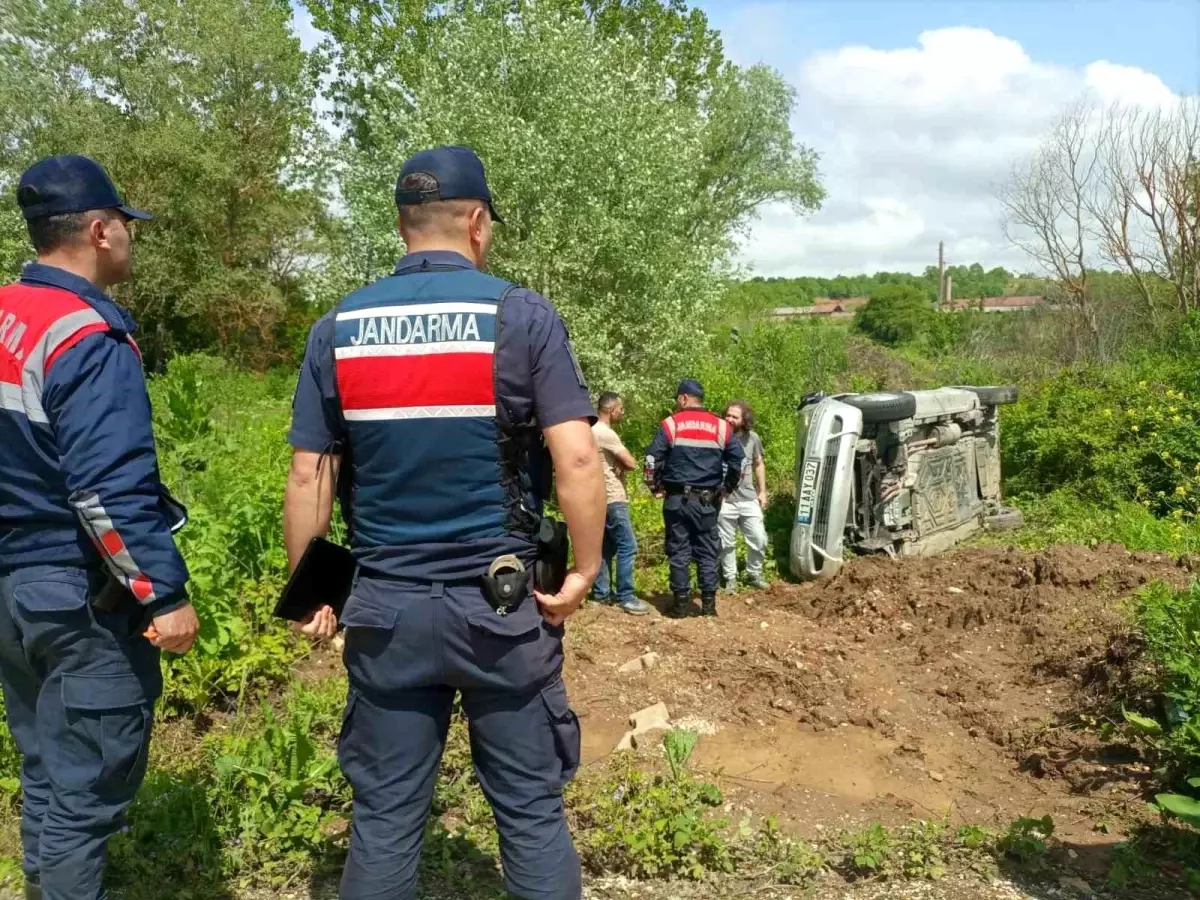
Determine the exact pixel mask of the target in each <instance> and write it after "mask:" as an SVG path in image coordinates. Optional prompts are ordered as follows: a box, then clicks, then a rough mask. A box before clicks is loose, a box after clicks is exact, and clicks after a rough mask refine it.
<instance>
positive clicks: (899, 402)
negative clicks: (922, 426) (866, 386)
mask: <svg viewBox="0 0 1200 900" xmlns="http://www.w3.org/2000/svg"><path fill="white" fill-rule="evenodd" d="M838 399H839V400H841V401H842V402H843V403H845V404H846V405H847V406H853V407H854V408H855V409H858V410H861V411H862V417H863V421H864V422H897V421H899V420H900V419H907V418H908V417H909V416H911V415H913V414H914V413H915V412H916V411H917V398H916V397H914V396H913V395H912V394H902V393H900V392H899V391H876V392H874V393H870V394H849V395H848V396H845V397H839V398H838Z"/></svg>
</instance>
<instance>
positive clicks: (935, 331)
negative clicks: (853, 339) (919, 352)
mask: <svg viewBox="0 0 1200 900" xmlns="http://www.w3.org/2000/svg"><path fill="white" fill-rule="evenodd" d="M943 315H944V314H943V313H940V312H938V311H937V310H936V309H934V308H933V305H932V304H931V303H930V302H929V298H928V297H927V296H926V295H925V293H924V292H923V291H921V290H920V289H918V288H915V287H912V286H909V285H903V284H889V285H885V286H884V287H881V288H879V289H878V290H875V291H872V292H871V299H870V300H869V301H867V305H866V306H864V307H863V308H862V309H860V310H859V311H858V313H857V314H856V315H855V317H854V330H855V331H858V332H860V333H861V334H865V335H866V336H867V337H869V338H870V339H871V340H873V341H878V342H879V343H881V344H886V345H887V346H889V347H898V346H900V345H902V344H912V343H916V342H917V341H918V340H922V339H924V340H930V339H932V340H934V342H935V343H940V340H939V338H940V335H939V332H940V327H941V324H942V323H941V318H942V317H943ZM947 321H948V320H947Z"/></svg>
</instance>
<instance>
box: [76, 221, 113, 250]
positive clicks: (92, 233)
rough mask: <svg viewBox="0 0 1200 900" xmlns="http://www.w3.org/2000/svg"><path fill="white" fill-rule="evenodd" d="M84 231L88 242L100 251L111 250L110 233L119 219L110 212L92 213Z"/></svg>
mask: <svg viewBox="0 0 1200 900" xmlns="http://www.w3.org/2000/svg"><path fill="white" fill-rule="evenodd" d="M87 215H88V223H87V226H86V228H85V230H84V235H85V236H86V238H87V242H88V243H89V244H91V245H92V246H93V247H95V248H96V249H98V250H111V249H112V242H111V241H110V240H109V237H108V235H109V232H110V231H111V230H112V229H113V228H114V227H116V224H117V221H118V217H117V216H114V215H113V214H111V213H108V212H90V213H88V214H87Z"/></svg>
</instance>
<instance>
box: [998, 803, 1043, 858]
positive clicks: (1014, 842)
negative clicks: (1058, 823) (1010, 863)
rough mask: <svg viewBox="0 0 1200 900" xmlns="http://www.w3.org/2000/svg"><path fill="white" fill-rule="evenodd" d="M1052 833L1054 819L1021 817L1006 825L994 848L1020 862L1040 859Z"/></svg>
mask: <svg viewBox="0 0 1200 900" xmlns="http://www.w3.org/2000/svg"><path fill="white" fill-rule="evenodd" d="M1053 834H1054V819H1052V818H1051V817H1050V816H1048V815H1046V816H1042V817H1041V818H1040V819H1034V818H1030V817H1022V818H1020V819H1017V820H1016V821H1015V822H1013V823H1012V824H1011V825H1009V826H1008V830H1007V831H1005V832H1004V834H1002V835H1001V836H1000V839H999V840H998V841H997V842H996V848H997V849H998V850H999V851H1000V852H1001V853H1003V854H1004V855H1005V856H1009V857H1011V858H1013V859H1015V860H1017V861H1018V862H1021V863H1033V862H1036V861H1038V860H1040V859H1041V858H1042V857H1044V856H1045V855H1046V853H1047V852H1048V851H1049V849H1050V844H1049V840H1050V838H1051V836H1053Z"/></svg>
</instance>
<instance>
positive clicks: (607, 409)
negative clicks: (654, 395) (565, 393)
mask: <svg viewBox="0 0 1200 900" xmlns="http://www.w3.org/2000/svg"><path fill="white" fill-rule="evenodd" d="M596 413H597V421H596V424H595V425H593V426H592V434H593V435H594V436H595V438H596V446H597V447H599V448H600V459H601V462H602V463H603V465H604V492H605V495H606V497H607V499H608V518H607V519H606V521H605V524H604V559H603V561H602V562H601V564H600V574H599V575H597V576H596V584H595V586H594V587H593V588H592V595H593V596H594V597H595V599H596V600H597V601H599V602H600V603H613V602H615V603H616V604H617V606H619V607H620V608H621V609H623V610H625V612H627V613H629V614H630V615H634V616H644V615H645V614H646V613H648V612H650V605H649V604H648V603H646V602H645V601H643V600H639V599H638V597H637V595H636V594H634V592H633V563H634V559H635V558H636V557H637V548H638V545H637V538H636V537H635V536H634V533H633V521H632V520H631V519H630V518H629V495H628V494H627V493H626V491H625V475H626V474H627V473H628V472H630V471H631V470H633V469H636V468H637V460H635V459H634V458H633V455H632V454H631V453H630V452H629V451H628V450H626V449H625V445H624V444H623V443H621V438H620V437H618V436H617V433H616V432H615V431H614V430H613V426H614V425H616V424H617V423H619V422H620V421H621V419H623V418H624V417H625V404H624V403H623V402H622V401H621V398H620V396H619V395H617V394H614V393H611V392H605V393H603V394H601V395H600V400H599V402H598V403H597V404H596ZM614 557H616V585H615V590H614V589H613V585H612V577H611V574H610V566H611V565H612V562H613V558H614Z"/></svg>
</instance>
